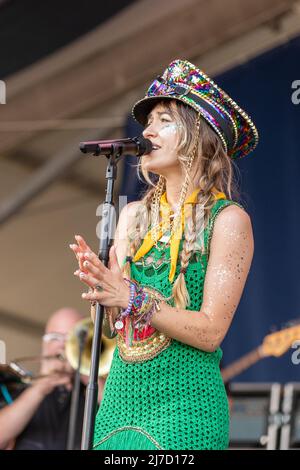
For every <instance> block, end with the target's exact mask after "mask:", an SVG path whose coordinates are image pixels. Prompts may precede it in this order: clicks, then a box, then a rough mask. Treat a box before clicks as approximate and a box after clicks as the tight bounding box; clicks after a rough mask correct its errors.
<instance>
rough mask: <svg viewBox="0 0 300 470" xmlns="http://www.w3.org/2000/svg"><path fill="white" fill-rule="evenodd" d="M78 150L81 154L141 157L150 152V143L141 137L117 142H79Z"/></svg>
mask: <svg viewBox="0 0 300 470" xmlns="http://www.w3.org/2000/svg"><path fill="white" fill-rule="evenodd" d="M79 148H80V150H81V151H82V152H83V153H93V154H94V155H96V156H97V155H107V156H109V155H112V154H115V155H118V156H121V155H125V154H131V155H135V156H136V157H141V156H142V155H145V154H147V153H150V152H151V150H152V142H151V141H150V140H149V139H145V138H144V137H143V136H139V137H133V138H132V139H129V138H127V139H117V140H91V141H88V142H80V145H79Z"/></svg>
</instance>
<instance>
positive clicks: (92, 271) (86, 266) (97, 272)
mask: <svg viewBox="0 0 300 470" xmlns="http://www.w3.org/2000/svg"><path fill="white" fill-rule="evenodd" d="M83 267H84V270H85V271H87V273H88V274H92V275H93V276H94V277H99V280H100V278H101V274H102V276H103V274H104V273H103V270H102V272H101V269H99V268H98V267H97V268H96V267H95V266H94V264H92V263H91V262H90V261H87V260H85V261H84V262H83Z"/></svg>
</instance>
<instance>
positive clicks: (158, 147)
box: [152, 143, 160, 150]
mask: <svg viewBox="0 0 300 470" xmlns="http://www.w3.org/2000/svg"><path fill="white" fill-rule="evenodd" d="M159 149H160V146H159V145H156V144H153V143H152V150H159Z"/></svg>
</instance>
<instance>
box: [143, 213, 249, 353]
mask: <svg viewBox="0 0 300 470" xmlns="http://www.w3.org/2000/svg"><path fill="white" fill-rule="evenodd" d="M253 251H254V241H253V233H252V226H251V220H250V217H249V216H248V214H247V213H246V212H245V211H244V210H242V209H240V208H239V207H237V206H230V207H227V208H225V209H223V210H222V211H221V212H220V214H219V215H218V216H217V218H216V221H215V224H214V232H213V236H212V240H211V247H210V257H209V262H208V266H207V271H206V276H205V282H204V290H203V302H202V306H201V309H200V312H197V311H190V310H182V309H179V308H174V307H170V306H169V305H168V304H166V303H161V311H160V312H155V314H154V315H153V317H152V322H151V324H152V326H153V327H154V328H156V329H157V330H159V331H161V332H162V333H165V334H166V335H167V336H169V337H171V338H175V339H177V340H178V341H181V342H183V343H186V344H189V345H191V346H194V347H196V348H198V349H202V350H204V351H208V352H213V351H214V350H215V349H217V347H219V345H220V344H221V342H222V341H223V339H224V337H225V335H226V333H227V331H228V329H229V327H230V324H231V322H232V319H233V316H234V313H235V311H236V308H237V306H238V304H239V301H240V298H241V296H242V293H243V289H244V286H245V283H246V279H247V276H248V273H249V270H250V266H251V262H252V258H253Z"/></svg>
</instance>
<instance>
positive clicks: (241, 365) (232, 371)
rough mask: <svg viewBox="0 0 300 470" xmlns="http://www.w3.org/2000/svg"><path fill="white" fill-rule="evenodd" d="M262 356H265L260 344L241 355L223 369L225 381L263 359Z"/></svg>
mask: <svg viewBox="0 0 300 470" xmlns="http://www.w3.org/2000/svg"><path fill="white" fill-rule="evenodd" d="M262 357H264V355H263V354H262V347H261V346H259V347H258V348H256V349H254V350H253V351H250V352H249V353H247V354H246V355H245V356H243V357H241V359H238V360H237V361H235V362H233V363H232V364H230V365H229V366H227V367H225V368H224V369H222V370H221V374H222V378H223V381H224V382H228V381H229V380H230V379H232V378H233V377H235V376H236V375H238V374H240V373H241V372H243V371H244V370H246V369H248V367H250V366H252V365H253V364H255V363H256V362H258V361H259V360H260V359H262Z"/></svg>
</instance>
